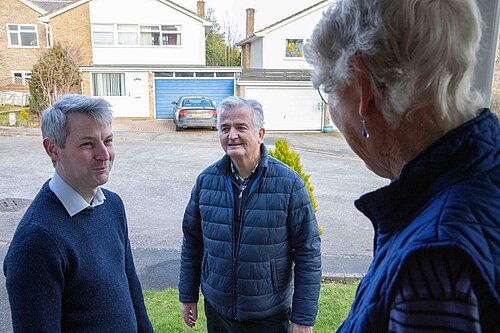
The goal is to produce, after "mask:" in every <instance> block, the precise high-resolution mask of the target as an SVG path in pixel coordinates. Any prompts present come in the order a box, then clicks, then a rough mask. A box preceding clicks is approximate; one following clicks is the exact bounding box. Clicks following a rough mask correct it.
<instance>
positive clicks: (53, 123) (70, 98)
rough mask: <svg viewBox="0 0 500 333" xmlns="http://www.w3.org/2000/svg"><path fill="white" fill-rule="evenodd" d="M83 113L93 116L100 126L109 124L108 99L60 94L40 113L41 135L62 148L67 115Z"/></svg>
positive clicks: (110, 117) (64, 141)
mask: <svg viewBox="0 0 500 333" xmlns="http://www.w3.org/2000/svg"><path fill="white" fill-rule="evenodd" d="M69 113H84V114H87V115H89V116H91V117H93V118H94V119H95V120H96V122H97V124H99V126H102V127H108V126H111V123H112V121H113V111H112V110H111V105H110V104H109V102H108V101H106V100H104V99H102V98H93V97H88V96H83V95H78V94H67V95H63V96H61V97H60V98H59V99H58V100H57V101H56V102H55V103H54V105H52V106H51V107H49V108H47V109H45V110H44V111H43V113H42V136H43V138H48V139H50V140H52V141H54V142H55V143H56V144H57V145H58V146H59V147H61V148H64V145H65V143H66V137H67V136H68V125H67V115H68V114H69Z"/></svg>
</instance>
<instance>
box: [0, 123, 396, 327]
mask: <svg viewBox="0 0 500 333" xmlns="http://www.w3.org/2000/svg"><path fill="white" fill-rule="evenodd" d="M172 126H173V124H172V123H171V121H154V122H152V123H151V121H134V120H127V121H120V120H118V121H115V123H114V131H115V147H116V148H115V149H116V153H117V157H116V160H115V164H114V167H113V171H112V172H111V179H110V181H109V183H108V184H107V186H106V187H107V188H108V189H110V190H112V191H115V192H117V193H118V194H120V195H121V197H122V198H123V200H124V202H125V206H126V210H127V216H128V223H129V234H130V239H131V243H132V246H133V248H134V258H135V262H136V266H137V271H138V274H139V277H140V279H141V282H142V285H143V288H145V289H162V288H171V287H174V288H175V287H176V286H177V281H178V272H179V249H180V245H181V241H182V233H181V221H182V215H183V211H184V208H185V205H186V203H187V200H188V198H189V193H190V191H191V187H192V186H193V184H194V181H195V178H196V176H197V175H198V173H199V172H201V171H202V170H203V169H204V168H205V167H206V166H208V165H209V164H211V163H212V162H214V161H215V160H216V159H218V158H220V157H221V156H222V155H223V152H222V150H221V148H220V146H219V142H218V133H217V132H213V131H209V130H187V131H183V132H178V133H176V132H175V131H174V130H173V127H172ZM278 137H280V138H286V139H287V140H288V141H289V144H290V146H291V147H292V148H293V149H294V150H296V151H297V152H299V153H300V155H301V161H302V164H303V168H304V171H305V172H306V173H308V174H311V178H310V180H311V183H312V186H313V187H314V195H315V197H316V200H317V202H318V211H317V213H316V215H317V218H318V221H319V222H320V223H321V225H322V226H323V229H324V234H323V236H322V256H323V275H324V276H325V277H335V278H339V277H340V278H346V277H352V276H361V275H362V274H363V273H364V272H366V269H367V267H368V265H369V263H370V261H371V251H372V237H373V230H372V227H371V223H370V222H369V221H368V220H367V219H366V218H365V217H364V216H362V215H361V214H360V213H358V212H357V211H356V210H355V208H354V206H353V200H354V199H356V198H358V197H359V196H360V195H361V194H363V193H365V192H367V191H371V190H374V189H376V188H378V187H380V186H383V185H385V184H387V183H388V181H386V180H383V179H380V178H378V177H377V176H375V175H374V174H373V173H371V172H370V171H368V170H366V168H365V167H364V164H363V163H362V161H361V160H359V159H358V158H357V157H356V156H355V155H354V154H353V153H352V152H351V151H350V149H349V148H348V146H347V145H346V143H345V141H344V140H343V138H342V137H341V136H340V135H338V134H335V133H333V134H326V133H273V132H268V133H267V135H266V138H265V143H266V145H267V146H268V147H269V148H271V149H273V148H274V140H275V139H276V138H278ZM0 155H1V156H2V159H0V167H1V169H2V171H3V174H2V179H1V181H0V205H1V204H3V205H4V206H5V205H6V206H10V209H5V208H4V209H0V263H1V262H3V258H4V256H5V253H6V251H7V249H8V246H9V242H10V240H11V238H12V235H13V233H14V231H15V228H16V225H17V223H18V222H19V220H20V218H21V217H22V215H23V214H24V211H25V210H26V206H25V204H26V205H27V204H29V202H30V200H31V199H33V197H34V196H35V195H36V193H37V192H38V190H39V188H40V186H41V185H42V184H43V182H44V181H45V180H46V179H47V178H49V177H51V175H52V173H53V168H52V166H51V163H50V161H49V159H48V157H47V156H46V155H45V152H44V151H43V147H42V144H41V134H40V130H39V129H12V128H7V127H0ZM10 199H15V200H17V201H18V202H20V203H21V204H20V205H19V207H18V208H19V209H17V208H16V209H12V202H11V200H10ZM10 325H11V324H10V312H9V308H8V301H7V295H6V291H5V280H4V277H3V274H1V278H0V331H1V332H11V328H10Z"/></svg>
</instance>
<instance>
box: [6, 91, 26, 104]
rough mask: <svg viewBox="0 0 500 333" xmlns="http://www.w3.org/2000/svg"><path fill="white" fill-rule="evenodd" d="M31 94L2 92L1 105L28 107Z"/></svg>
mask: <svg viewBox="0 0 500 333" xmlns="http://www.w3.org/2000/svg"><path fill="white" fill-rule="evenodd" d="M29 96H30V94H29V93H23V92H15V91H0V105H23V106H25V105H28V103H29Z"/></svg>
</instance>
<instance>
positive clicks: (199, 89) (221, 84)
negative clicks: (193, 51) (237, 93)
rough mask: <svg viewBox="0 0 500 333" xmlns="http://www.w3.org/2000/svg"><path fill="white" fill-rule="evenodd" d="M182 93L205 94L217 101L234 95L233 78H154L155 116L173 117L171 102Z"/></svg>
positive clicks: (161, 117)
mask: <svg viewBox="0 0 500 333" xmlns="http://www.w3.org/2000/svg"><path fill="white" fill-rule="evenodd" d="M183 95H199V96H207V97H209V98H211V99H212V100H214V101H215V102H217V103H219V102H220V101H222V100H223V99H224V98H226V97H227V96H231V95H234V79H201V78H199V79H155V109H156V118H157V119H167V118H173V117H174V112H173V105H172V102H177V100H178V99H179V96H183Z"/></svg>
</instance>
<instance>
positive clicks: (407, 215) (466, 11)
mask: <svg viewBox="0 0 500 333" xmlns="http://www.w3.org/2000/svg"><path fill="white" fill-rule="evenodd" d="M480 22H481V19H480V13H479V10H478V7H477V5H476V3H475V1H474V0H401V1H394V0H338V1H337V2H336V3H335V4H334V5H332V7H331V8H329V10H328V11H327V12H326V13H325V15H324V16H323V18H322V19H321V21H320V22H319V23H318V25H317V27H316V29H315V30H314V33H313V36H312V38H311V42H310V44H309V45H307V47H306V53H305V55H306V58H307V60H308V61H309V63H310V64H311V65H312V66H313V68H314V74H313V84H314V85H315V86H316V87H317V88H320V87H321V88H322V89H323V90H324V91H325V92H326V93H327V94H328V107H329V111H330V114H331V116H332V119H333V121H334V123H335V125H336V126H337V127H338V128H339V130H340V131H341V132H342V134H343V135H344V137H345V139H346V141H347V142H348V143H349V145H350V147H351V148H352V149H353V150H354V151H355V152H356V154H357V155H359V156H360V157H361V159H363V161H364V162H365V164H366V166H367V167H368V168H369V169H370V170H372V171H373V172H375V173H376V174H377V175H379V176H381V177H385V178H388V179H390V180H391V183H390V184H389V185H388V186H386V187H383V188H381V189H378V190H377V191H374V192H372V193H368V194H365V195H363V196H362V197H361V198H360V199H358V200H357V201H356V202H355V205H356V207H357V208H358V209H359V210H360V211H361V212H362V213H364V214H365V215H366V216H367V217H368V218H369V219H370V220H371V221H372V223H373V225H374V228H375V244H374V249H375V250H374V259H373V262H372V264H371V266H370V268H369V270H368V272H367V274H366V276H365V277H364V278H363V280H362V281H361V282H360V286H359V288H358V291H357V294H356V298H355V300H354V303H353V305H352V308H351V311H350V313H349V315H348V317H347V319H346V321H345V322H344V323H343V325H342V326H341V327H340V329H339V332H410V331H411V332H423V331H425V332H500V319H499V316H498V314H499V313H500V154H499V153H498V152H499V146H500V136H499V132H500V126H499V123H498V119H497V118H496V116H495V115H493V114H492V113H491V112H490V111H489V110H488V109H481V108H480V106H481V103H482V100H481V97H480V95H479V94H478V93H477V92H475V91H474V90H473V89H472V75H473V71H474V65H475V63H476V51H477V49H478V47H479V41H480V38H481V25H480Z"/></svg>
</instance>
